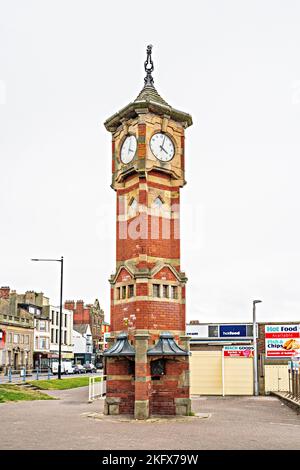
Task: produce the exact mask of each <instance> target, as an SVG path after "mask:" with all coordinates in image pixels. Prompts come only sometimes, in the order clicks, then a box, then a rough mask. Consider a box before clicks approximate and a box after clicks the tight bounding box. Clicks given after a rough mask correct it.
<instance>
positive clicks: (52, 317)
mask: <svg viewBox="0 0 300 470" xmlns="http://www.w3.org/2000/svg"><path fill="white" fill-rule="evenodd" d="M51 323H52V325H53V323H54V310H52V311H51Z"/></svg>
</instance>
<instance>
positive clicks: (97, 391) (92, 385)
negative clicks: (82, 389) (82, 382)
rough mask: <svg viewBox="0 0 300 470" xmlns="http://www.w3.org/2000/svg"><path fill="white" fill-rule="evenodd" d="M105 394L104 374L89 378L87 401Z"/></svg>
mask: <svg viewBox="0 0 300 470" xmlns="http://www.w3.org/2000/svg"><path fill="white" fill-rule="evenodd" d="M105 394H106V375H100V376H99V375H98V376H96V377H90V378H89V402H92V401H93V400H95V399H96V398H100V397H103V395H105Z"/></svg>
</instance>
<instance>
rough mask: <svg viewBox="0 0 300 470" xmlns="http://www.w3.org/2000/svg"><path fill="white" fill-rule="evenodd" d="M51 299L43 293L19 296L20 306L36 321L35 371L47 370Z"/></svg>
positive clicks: (33, 292)
mask: <svg viewBox="0 0 300 470" xmlns="http://www.w3.org/2000/svg"><path fill="white" fill-rule="evenodd" d="M48 305H49V298H48V297H45V296H44V294H43V293H42V292H39V293H37V292H35V291H27V292H25V294H18V306H19V307H20V308H22V309H24V310H26V311H27V312H28V313H29V314H30V315H32V316H33V319H34V320H33V321H34V343H33V344H34V352H33V367H34V369H37V368H39V369H47V368H48V365H49V353H50V319H49V316H48V313H47V309H45V307H47V306H48Z"/></svg>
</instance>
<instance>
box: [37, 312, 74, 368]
mask: <svg viewBox="0 0 300 470" xmlns="http://www.w3.org/2000/svg"><path fill="white" fill-rule="evenodd" d="M44 310H45V314H46V315H47V316H48V317H49V319H50V352H49V365H50V366H51V364H52V362H55V361H57V360H58V353H59V316H60V308H59V307H55V306H53V305H48V306H46V307H45V308H44ZM61 330H62V337H61V357H62V360H70V361H72V360H73V359H74V353H73V311H72V310H69V309H65V308H63V309H62V329H61Z"/></svg>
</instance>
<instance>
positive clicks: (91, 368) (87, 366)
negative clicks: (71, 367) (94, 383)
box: [83, 363, 97, 374]
mask: <svg viewBox="0 0 300 470" xmlns="http://www.w3.org/2000/svg"><path fill="white" fill-rule="evenodd" d="M83 367H84V368H85V371H86V373H87V374H90V373H94V374H95V373H96V372H97V369H96V367H95V366H94V364H90V363H86V364H84V366H83Z"/></svg>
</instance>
